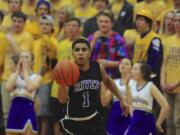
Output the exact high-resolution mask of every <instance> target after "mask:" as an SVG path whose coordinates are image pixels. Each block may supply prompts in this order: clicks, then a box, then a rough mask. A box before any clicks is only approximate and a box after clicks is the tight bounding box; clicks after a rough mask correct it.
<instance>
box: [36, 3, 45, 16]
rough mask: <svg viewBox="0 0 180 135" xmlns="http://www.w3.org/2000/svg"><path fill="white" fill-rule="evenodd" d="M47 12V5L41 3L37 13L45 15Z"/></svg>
mask: <svg viewBox="0 0 180 135" xmlns="http://www.w3.org/2000/svg"><path fill="white" fill-rule="evenodd" d="M47 14H48V7H47V6H46V5H45V4H41V5H40V6H39V7H38V9H37V15H38V16H42V15H47Z"/></svg>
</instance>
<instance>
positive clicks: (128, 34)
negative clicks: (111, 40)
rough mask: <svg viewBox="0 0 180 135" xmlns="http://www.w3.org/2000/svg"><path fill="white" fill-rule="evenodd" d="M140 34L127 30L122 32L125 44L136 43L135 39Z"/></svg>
mask: <svg viewBox="0 0 180 135" xmlns="http://www.w3.org/2000/svg"><path fill="white" fill-rule="evenodd" d="M139 36H140V34H139V33H138V32H137V30H135V29H127V30H126V31H125V32H124V36H123V37H124V39H125V40H126V43H127V44H131V45H132V44H134V43H135V41H136V38H138V37H139Z"/></svg>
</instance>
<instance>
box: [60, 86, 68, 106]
mask: <svg viewBox="0 0 180 135" xmlns="http://www.w3.org/2000/svg"><path fill="white" fill-rule="evenodd" d="M67 89H68V88H67V87H63V86H59V89H58V100H59V102H60V103H62V104H64V103H66V102H67V101H68V90H67Z"/></svg>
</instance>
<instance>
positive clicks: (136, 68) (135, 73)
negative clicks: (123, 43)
mask: <svg viewBox="0 0 180 135" xmlns="http://www.w3.org/2000/svg"><path fill="white" fill-rule="evenodd" d="M131 73H132V78H133V79H134V80H136V81H137V80H140V79H142V75H141V64H140V63H136V64H134V65H133V67H132V70H131Z"/></svg>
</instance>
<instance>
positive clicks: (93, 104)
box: [66, 62, 102, 118]
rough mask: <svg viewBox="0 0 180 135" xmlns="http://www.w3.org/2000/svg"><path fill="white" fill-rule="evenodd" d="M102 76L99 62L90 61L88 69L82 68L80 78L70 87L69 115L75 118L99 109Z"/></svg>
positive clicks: (88, 114) (85, 115) (86, 115)
mask: <svg viewBox="0 0 180 135" xmlns="http://www.w3.org/2000/svg"><path fill="white" fill-rule="evenodd" d="M101 81H102V77H101V73H100V66H99V63H97V62H90V68H89V70H88V71H81V70H80V78H79V80H78V81H77V83H76V84H75V85H74V86H71V87H69V101H68V103H67V113H66V114H67V116H69V117H74V118H82V117H88V116H90V115H92V114H93V113H95V112H96V111H97V104H98V98H99V91H100V85H101Z"/></svg>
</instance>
